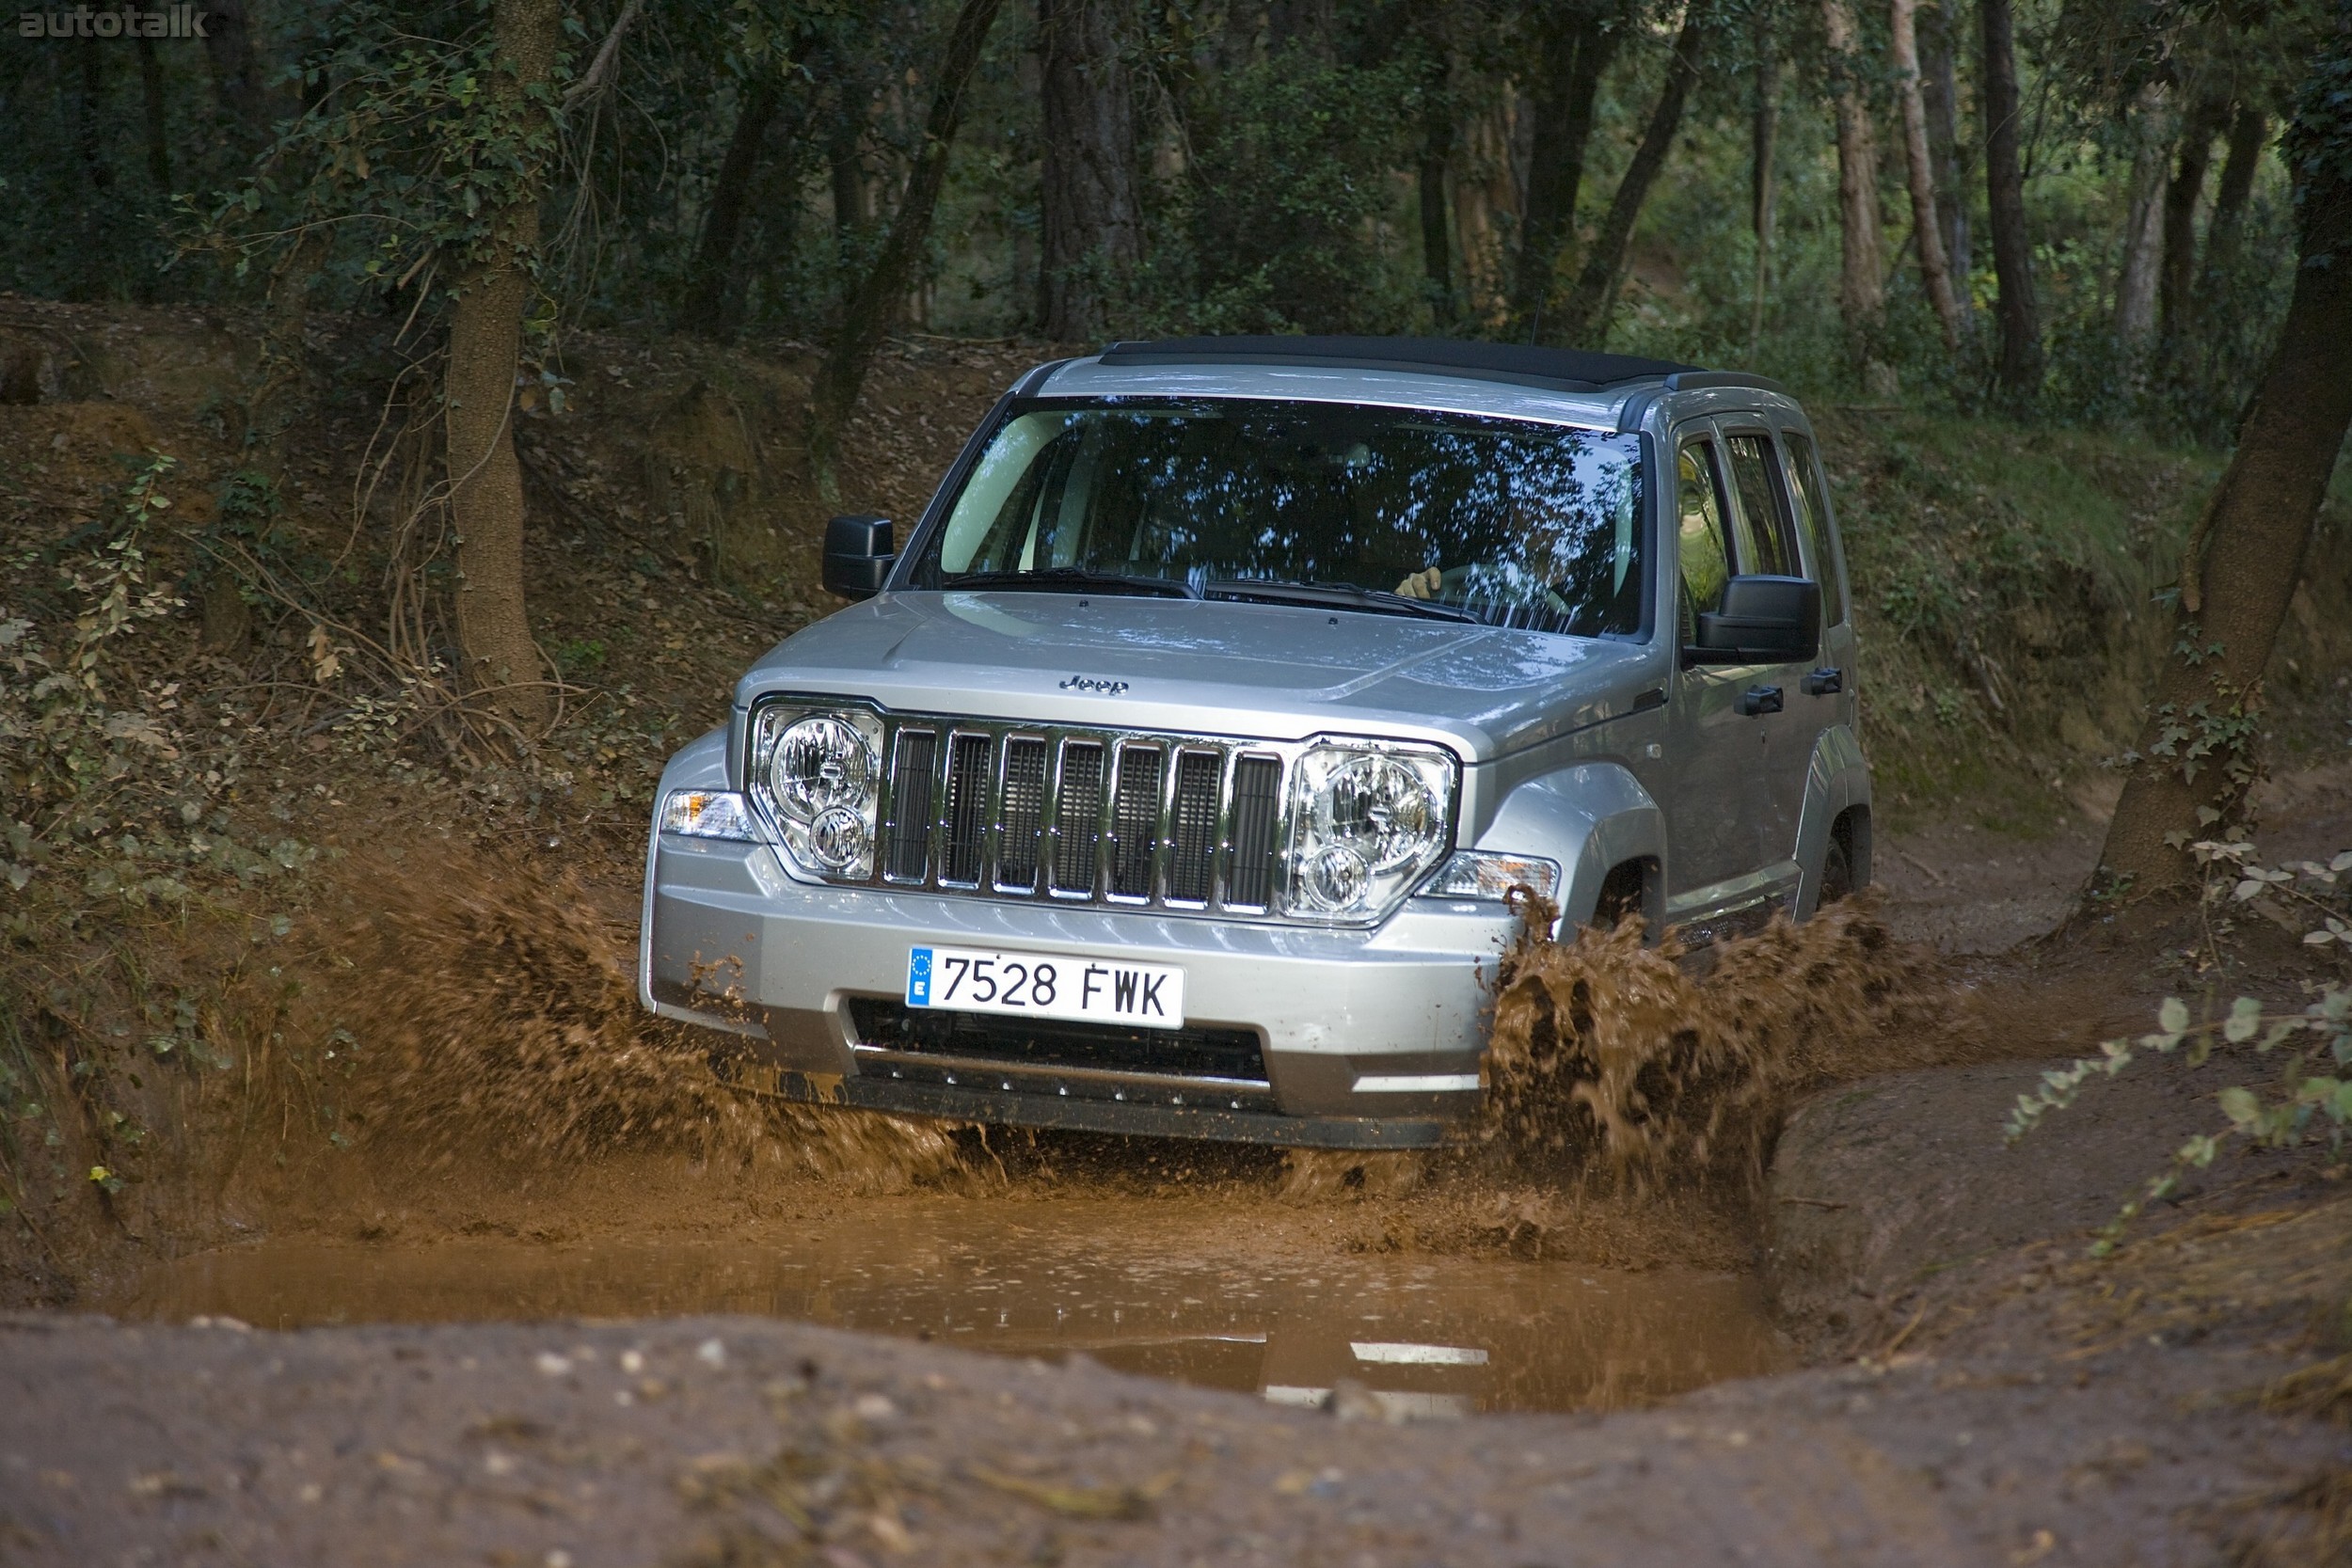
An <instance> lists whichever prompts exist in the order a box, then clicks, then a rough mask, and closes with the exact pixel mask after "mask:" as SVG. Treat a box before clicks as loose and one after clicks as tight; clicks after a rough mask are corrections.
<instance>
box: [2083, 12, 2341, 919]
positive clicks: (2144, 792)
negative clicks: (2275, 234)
mask: <svg viewBox="0 0 2352 1568" xmlns="http://www.w3.org/2000/svg"><path fill="white" fill-rule="evenodd" d="M2337 18H2338V20H2337V27H2336V31H2335V33H2334V34H2333V36H2332V38H2331V40H2330V42H2329V45H2328V48H2327V50H2326V51H2325V52H2324V53H2323V54H2322V55H2321V56H2320V58H2319V59H2318V60H2317V61H2316V62H2315V63H2314V65H2313V67H2312V76H2311V78H2310V79H2309V80H2308V81H2307V82H2306V83H2305V84H2304V87H2303V89H2302V94H2301V102H2300V104H2299V106H2298V109H2297V113H2296V122H2295V125H2294V127H2293V129H2292V130H2291V131H2290V132H2289V133H2288V137H2287V146H2286V152H2287V161H2288V166H2289V167H2290V168H2292V169H2293V170H2294V173H2295V178H2296V198H2297V201H2298V205H2299V212H2298V214H2297V229H2298V232H2297V245H2296V251H2297V259H2298V263H2299V264H2298V265H2297V267H2296V275H2295V293H2294V297H2293V299H2292V301H2291V302H2290V303H2289V305H2288V307H2287V317H2286V321H2285V323H2284V325H2282V326H2281V327H2280V332H2279V344H2278V347H2277V348H2276V349H2275V350H2274V351H2273V352H2272V355H2271V358H2270V364H2269V366H2268V368H2267V369H2266V370H2265V372H2264V373H2263V379H2262V385H2261V387H2260V388H2258V389H2257V391H2256V392H2255V395H2254V402H2253V404H2252V405H2251V409H2250V412H2249V415H2248V417H2247V419H2246V421H2245V425H2244V427H2243V429H2242V430H2241V431H2240V432H2239V436H2238V445H2237V451H2236V453H2235V454H2234V455H2233V457H2232V458H2231V460H2230V467H2229V469H2228V471H2227V472H2225V473H2224V474H2223V475H2222V478H2221V483H2220V485H2219V487H2218V488H2217V489H2216V490H2215V492H2214V494H2213V498H2212V499H2211V500H2209V501H2208V502H2207V503H2206V506H2205V510H2204V513H2203V515H2201V517H2200V518H2199V519H2198V523H2197V527H2196V529H2195V530H2194V531H2192V533H2191V535H2190V539H2189V545H2188V548H2187V550H2186V551H2185V554H2184V557H2183V560H2182V563H2181V597H2180V604H2179V607H2178V610H2176V612H2175V617H2174V637H2173V642H2174V652H2173V656H2172V657H2170V658H2169V660H2168V661H2167V662H2166V664H2165V667H2164V671H2163V673H2162V674H2161V675H2160V676H2159V677H2158V681H2157V688H2156V695H2155V702H2154V704H2153V705H2152V707H2151V709H2150V711H2149V716H2148V720H2147V722H2146V724H2145V725H2144V726H2143V728H2142V730H2141V732H2140V737H2139V741H2138V744H2137V747H2136V748H2135V749H2134V751H2133V752H2132V753H2131V754H2130V757H2129V769H2130V770H2129V771H2128V772H2127V773H2126V774H2125V776H2124V784H2123V797H2122V800H2121V801H2120V802H2119V803H2118V805H2117V806H2116V811H2115V820H2114V821H2113V822H2112V823H2111V824H2110V825H2109V826H2108V829H2107V839H2106V847H2105V848H2104V849H2103V850H2102V851H2101V854H2100V862H2101V866H2102V869H2103V871H2104V872H2105V874H2106V876H2105V879H2106V881H2107V882H2108V884H2109V885H2110V886H2113V885H2115V884H2116V883H2118V882H2121V883H2122V886H2123V888H2124V889H2125V890H2126V891H2127V892H2129V893H2131V894H2134V895H2143V894H2150V893H2169V892H2175V891H2183V890H2185V889H2187V888H2188V887H2190V886H2192V885H2193V884H2194V883H2195V881H2196V880H2197V876H2198V873H2197V867H2196V863H2195V860H2194V858H2193V857H2192V856H2191V855H2190V854H2189V853H2188V851H2187V846H2188V845H2189V844H2191V843H2192V842H2194V841H2196V840H2198V839H2201V838H2206V837H2211V836H2214V835H2215V834H2216V833H2217V832H2220V831H2225V830H2226V829H2228V828H2229V827H2231V826H2233V823H2234V820H2235V816H2236V814H2237V813H2238V812H2239V811H2240V810H2241V809H2242V807H2243V805H2244V801H2245V795H2246V789H2247V786H2248V785H2249V784H2250V783H2251V781H2252V778H2253V775H2254V768H2255V757H2254V753H2253V743H2254V739H2255V736H2256V733H2257V730H2258V728H2259V725H2260V714H2261V708H2262V681H2263V671H2264V668H2265V666H2266V665H2267V664H2268V663H2269V662H2270V652H2271V645H2272V643H2273V642H2274V641H2276V640H2277V637H2278V634H2279V626H2280V622H2281V621H2282V620H2283V619H2284V618H2285V616H2286V610H2287V602H2288V600H2289V599H2290V598H2292V597H2293V595H2294V593H2295V587H2296V581H2297V579H2298V578H2300V577H2301V575H2302V564H2303V559H2304V556H2305V555H2306V553H2307V552H2308V551H2309V548H2310V546H2311V539H2312V525H2313V522H2314V520H2315V519H2316V518H2317V516H2318V515H2319V504H2320V501H2321V499H2323V498H2324V497H2325V496H2326V494H2327V490H2328V476H2329V475H2330V474H2331V473H2333V472H2334V469H2335V465H2336V453H2337V451H2338V450H2339V449H2340V448H2341V447H2342V446H2343V445H2344V431H2345V429H2346V427H2347V426H2352V5H2346V6H2344V7H2342V8H2339V10H2338V13H2337Z"/></svg>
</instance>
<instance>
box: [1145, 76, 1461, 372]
mask: <svg viewBox="0 0 2352 1568" xmlns="http://www.w3.org/2000/svg"><path fill="white" fill-rule="evenodd" d="M1417 96H1418V94H1417V90H1416V87H1415V82H1414V78H1413V75H1412V73H1411V72H1410V71H1409V70H1408V69H1406V66H1405V65H1404V63H1403V62H1391V63H1389V64H1385V65H1380V66H1374V67H1358V68H1353V69H1350V68H1346V67H1342V66H1339V65H1335V64H1332V63H1330V62H1328V61H1325V60H1322V59H1318V58H1317V57H1315V56H1314V55H1311V53H1309V52H1308V51H1307V50H1305V49H1303V48H1296V47H1294V48H1290V49H1285V50H1281V51H1278V52H1276V53H1274V54H1272V55H1269V56H1268V57H1266V58H1264V59H1263V60H1257V61H1253V62H1251V63H1249V64H1248V65H1247V66H1245V67H1243V68H1242V69H1240V70H1238V71H1227V72H1220V73H1217V74H1216V75H1214V76H1210V75H1204V76H1203V77H1202V78H1200V80H1199V81H1198V82H1196V83H1195V84H1194V85H1193V87H1192V88H1191V90H1190V92H1189V94H1188V96H1187V99H1186V105H1185V107H1186V116H1185V120H1186V127H1187V130H1188V131H1189V133H1190V135H1191V139H1192V147H1193V155H1194V157H1193V163H1192V166H1191V168H1190V170H1189V173H1188V176H1187V178H1186V180H1185V182H1184V184H1183V186H1182V187H1181V188H1179V189H1177V190H1173V191H1170V192H1168V199H1169V200H1170V202H1171V204H1172V206H1173V209H1174V213H1173V219H1174V222H1175V223H1176V224H1177V225H1180V226H1181V229H1180V231H1181V233H1182V235H1183V237H1184V243H1185V245H1186V253H1185V257H1184V260H1185V261H1187V262H1188V264H1189V271H1190V272H1191V274H1192V279H1193V283H1194V291H1195V292H1194V293H1192V294H1191V296H1190V297H1189V298H1188V299H1186V300H1185V301H1184V302H1182V303H1179V302H1178V301H1173V300H1163V301H1161V302H1159V304H1158V307H1157V313H1159V314H1161V315H1163V316H1164V317H1165V318H1167V319H1168V324H1169V325H1170V326H1172V327H1179V326H1180V327H1184V328H1188V329H1191V330H1197V331H1207V332H1394V331H1400V330H1404V329H1406V328H1408V327H1409V326H1411V325H1414V324H1415V321H1416V316H1417V312H1418V311H1419V309H1420V308H1421V300H1420V298H1419V289H1418V287H1417V286H1416V284H1415V282H1414V281H1413V280H1412V279H1411V277H1409V276H1408V275H1407V273H1406V269H1405V268H1404V267H1403V266H1402V265H1401V262H1402V261H1403V258H1404V255H1405V248H1406V247H1405V246H1404V245H1403V244H1402V242H1401V239H1400V237H1399V236H1398V235H1397V233H1396V232H1395V231H1394V229H1393V227H1392V226H1391V225H1390V224H1389V223H1387V222H1385V221H1384V220H1386V219H1388V218H1389V217H1390V215H1391V208H1392V207H1393V205H1394V194H1393V192H1392V190H1391V188H1390V184H1389V179H1388V171H1389V170H1390V169H1391V168H1393V167H1395V166H1397V165H1398V164H1399V163H1401V162H1404V161H1406V158H1407V157H1408V156H1409V150H1410V149H1409V145H1408V143H1407V141H1406V134H1407V132H1408V131H1409V129H1410V127H1411V126H1412V124H1413V117H1414V113H1415V111H1414V107H1413V106H1414V104H1415V103H1416V100H1417ZM1168 281H1173V279H1172V278H1171V279H1168ZM1145 309H1147V310H1150V309H1152V307H1151V306H1148V305H1147V306H1146V307H1145Z"/></svg>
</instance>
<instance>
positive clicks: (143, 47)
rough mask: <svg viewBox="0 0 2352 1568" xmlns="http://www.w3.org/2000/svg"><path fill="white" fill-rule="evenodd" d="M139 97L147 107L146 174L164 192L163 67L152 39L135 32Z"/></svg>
mask: <svg viewBox="0 0 2352 1568" xmlns="http://www.w3.org/2000/svg"><path fill="white" fill-rule="evenodd" d="M139 101H140V105H141V106H142V107H143V108H144V109H145V110H146V111H147V177H148V178H149V179H150V180H151V181H153V182H155V189H156V190H157V191H158V192H161V193H163V194H165V195H168V194H170V191H171V129H170V126H169V124H168V123H167V120H166V119H165V116H164V67H163V62H162V61H161V60H158V59H157V58H156V57H155V40H153V39H151V38H149V37H148V36H147V35H146V34H145V33H141V34H140V35H139Z"/></svg>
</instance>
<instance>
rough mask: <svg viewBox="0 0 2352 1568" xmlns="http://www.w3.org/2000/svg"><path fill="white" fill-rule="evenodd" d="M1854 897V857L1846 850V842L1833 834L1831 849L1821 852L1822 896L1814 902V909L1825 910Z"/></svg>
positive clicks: (1830, 843)
mask: <svg viewBox="0 0 2352 1568" xmlns="http://www.w3.org/2000/svg"><path fill="white" fill-rule="evenodd" d="M1852 895H1853V856H1852V854H1851V853H1850V852H1849V851H1848V850H1847V848H1846V841H1845V839H1843V838H1842V837H1840V836H1839V835H1838V834H1836V833H1835V832H1833V833H1831V834H1830V835H1829V847H1828V848H1826V849H1824V850H1822V851H1821V895H1820V897H1819V898H1817V899H1815V900H1814V901H1813V904H1814V908H1816V909H1822V910H1825V909H1827V908H1829V907H1830V906H1831V905H1832V904H1835V903H1836V902H1837V901H1838V900H1839V899H1840V898H1850V897H1851V896H1852Z"/></svg>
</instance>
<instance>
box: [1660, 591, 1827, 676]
mask: <svg viewBox="0 0 2352 1568" xmlns="http://www.w3.org/2000/svg"><path fill="white" fill-rule="evenodd" d="M1820 645H1821V585H1820V583H1818V582H1815V581H1813V580H1812V579H1811V578H1768V577H1753V578H1732V579H1731V580H1730V581H1729V582H1727V583H1725V584H1724V607H1723V609H1721V610H1709V611H1708V612H1707V613H1705V614H1703V615H1701V616H1700V617H1699V640H1698V642H1697V644H1696V645H1695V646H1692V647H1688V648H1685V649H1683V650H1682V662H1683V663H1685V664H1796V663H1800V662H1802V661H1804V660H1805V659H1809V658H1811V657H1813V656H1814V655H1815V654H1817V653H1819V652H1820Z"/></svg>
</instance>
